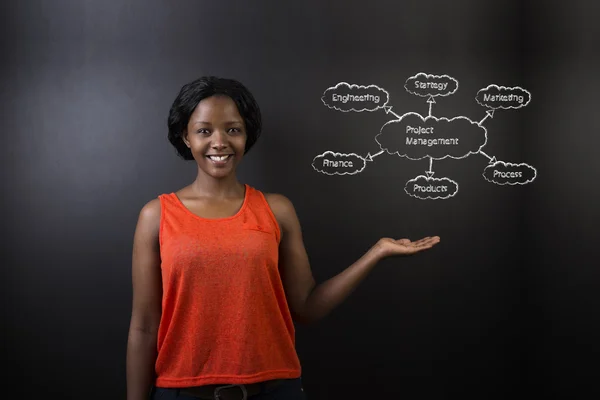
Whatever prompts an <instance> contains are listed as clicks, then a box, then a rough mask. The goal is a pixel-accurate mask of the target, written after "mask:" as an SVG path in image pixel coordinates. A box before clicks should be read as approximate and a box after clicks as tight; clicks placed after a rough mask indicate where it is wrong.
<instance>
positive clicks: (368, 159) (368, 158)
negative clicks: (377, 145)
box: [365, 150, 383, 161]
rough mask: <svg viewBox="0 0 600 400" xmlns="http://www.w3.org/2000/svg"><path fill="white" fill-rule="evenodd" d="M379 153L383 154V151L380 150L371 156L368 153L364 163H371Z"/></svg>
mask: <svg viewBox="0 0 600 400" xmlns="http://www.w3.org/2000/svg"><path fill="white" fill-rule="evenodd" d="M381 153H383V150H381V151H380V152H379V153H375V154H373V155H371V153H370V152H369V153H367V156H366V157H365V161H373V158H374V157H377V156H378V155H380V154H381Z"/></svg>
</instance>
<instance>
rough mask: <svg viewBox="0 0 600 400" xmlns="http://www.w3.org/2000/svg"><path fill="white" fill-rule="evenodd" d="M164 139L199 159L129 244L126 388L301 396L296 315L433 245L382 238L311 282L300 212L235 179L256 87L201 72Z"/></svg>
mask: <svg viewBox="0 0 600 400" xmlns="http://www.w3.org/2000/svg"><path fill="white" fill-rule="evenodd" d="M168 126H169V132H168V138H169V140H170V142H171V143H172V144H173V146H174V147H175V149H176V150H177V152H178V154H179V155H180V156H181V157H182V158H183V159H185V160H194V161H195V163H196V167H197V175H196V179H195V180H194V182H192V183H191V184H190V185H188V186H186V187H184V188H182V189H180V190H178V191H177V192H174V193H165V194H162V195H160V196H158V198H156V199H153V200H151V201H149V202H148V203H147V204H146V205H145V206H144V207H143V208H142V210H141V211H140V215H139V218H138V224H137V227H136V231H135V236H134V243H133V263H132V279H133V305H132V314H131V323H130V328H129V338H128V347H127V398H128V400H142V399H147V398H148V392H149V391H150V397H151V398H159V397H160V398H161V399H176V398H177V399H194V398H195V399H197V398H206V399H216V398H221V399H246V398H247V397H252V398H253V399H255V400H260V399H267V398H268V399H273V400H278V399H286V400H295V399H297V400H301V399H305V398H306V397H305V394H304V390H303V387H302V381H301V366H300V361H299V358H298V355H297V354H296V349H295V330H294V321H296V322H301V323H307V322H312V321H316V320H318V319H320V318H322V317H324V316H325V315H327V314H328V313H329V312H330V311H331V310H333V309H334V308H335V307H336V306H337V305H339V304H340V303H341V302H342V301H343V300H344V299H345V298H346V297H347V296H348V295H349V294H350V293H351V292H352V291H353V290H354V289H355V288H356V286H357V285H358V284H359V283H360V282H361V281H362V280H363V279H364V277H365V276H366V275H367V274H368V273H369V272H370V270H371V269H372V268H373V267H374V266H375V265H376V264H377V262H378V261H379V260H381V259H383V258H385V257H388V256H392V255H409V254H414V253H417V252H419V251H422V250H425V249H428V248H431V247H432V246H433V245H434V244H436V243H437V242H438V241H439V238H438V237H427V238H424V239H421V240H418V241H415V242H411V241H410V240H408V239H401V240H394V239H390V238H383V239H380V240H379V241H378V242H377V243H376V244H375V245H374V246H373V247H372V248H371V249H370V250H369V251H368V252H367V253H365V255H364V256H363V257H361V258H360V259H359V260H358V261H356V262H355V263H354V264H352V265H351V266H349V267H348V268H346V269H345V270H344V271H342V272H341V273H340V274H338V275H336V276H334V277H333V278H331V279H329V280H327V281H326V282H323V283H322V284H320V285H316V284H315V281H314V279H313V275H312V272H311V268H310V265H309V262H308V256H307V254H306V250H305V248H304V243H303V239H302V231H301V227H300V222H299V221H298V218H297V216H296V212H295V209H294V206H293V205H292V203H291V201H290V200H289V199H287V198H286V197H285V196H283V195H280V194H274V193H262V192H261V191H260V190H257V189H255V188H253V187H251V186H249V185H247V184H244V183H241V182H239V181H238V180H237V177H236V170H237V168H238V166H239V164H240V163H241V161H242V159H243V156H244V155H245V154H246V153H247V152H248V151H249V150H250V149H251V148H252V146H253V145H254V144H255V143H256V141H257V139H258V137H259V136H260V132H261V126H262V123H261V114H260V109H259V107H258V104H257V103H256V101H255V100H254V97H253V96H252V94H251V93H250V92H249V91H248V90H247V89H246V88H245V87H244V86H243V85H242V84H241V83H239V82H237V81H234V80H231V79H221V78H216V77H204V78H200V79H198V80H196V81H194V82H191V83H189V84H187V85H185V86H183V88H182V89H181V91H180V93H179V95H178V96H177V98H176V99H175V101H174V103H173V105H172V107H171V111H170V114H169V119H168Z"/></svg>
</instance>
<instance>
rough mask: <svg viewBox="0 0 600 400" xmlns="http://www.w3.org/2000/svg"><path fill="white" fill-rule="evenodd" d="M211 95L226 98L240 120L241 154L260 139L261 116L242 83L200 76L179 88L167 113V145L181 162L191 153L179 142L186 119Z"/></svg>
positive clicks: (185, 126) (190, 158) (191, 158)
mask: <svg viewBox="0 0 600 400" xmlns="http://www.w3.org/2000/svg"><path fill="white" fill-rule="evenodd" d="M214 95H224V96H228V97H230V98H231V99H232V100H233V101H234V103H235V104H236V106H237V108H238V112H239V113H240V115H241V116H242V118H243V119H244V123H245V125H246V135H247V137H246V148H245V149H244V154H245V153H247V152H248V151H249V150H250V148H252V146H254V144H255V143H256V141H257V140H258V138H259V137H260V133H261V131H262V117H261V112H260V108H259V106H258V103H257V102H256V100H255V99H254V96H253V95H252V93H251V92H250V91H249V90H248V89H247V88H246V87H245V86H244V85H243V84H242V83H240V82H238V81H236V80H234V79H226V78H219V77H216V76H204V77H201V78H198V79H196V80H194V81H192V82H190V83H187V84H185V85H183V87H182V88H181V90H180V91H179V94H178V95H177V97H176V98H175V101H174V102H173V105H172V106H171V110H170V111H169V118H168V127H169V132H168V138H169V142H171V144H172V145H173V146H174V147H175V149H176V150H177V154H178V155H179V156H180V157H181V158H183V159H184V160H193V159H194V157H193V156H192V152H191V150H190V149H189V148H188V147H187V146H186V145H185V143H184V141H183V135H184V133H185V131H186V129H187V125H188V122H189V119H190V116H191V115H192V113H193V112H194V110H195V109H196V107H197V106H198V103H200V101H202V100H203V99H205V98H208V97H211V96H214Z"/></svg>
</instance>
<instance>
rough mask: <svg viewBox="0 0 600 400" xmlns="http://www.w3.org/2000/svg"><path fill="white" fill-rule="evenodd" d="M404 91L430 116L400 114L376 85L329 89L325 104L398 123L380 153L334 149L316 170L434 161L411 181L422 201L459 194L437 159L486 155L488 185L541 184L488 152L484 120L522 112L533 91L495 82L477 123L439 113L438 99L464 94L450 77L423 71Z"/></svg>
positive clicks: (386, 130) (347, 171)
mask: <svg viewBox="0 0 600 400" xmlns="http://www.w3.org/2000/svg"><path fill="white" fill-rule="evenodd" d="M404 88H405V89H406V91H407V92H409V93H410V94H413V95H415V96H420V97H424V98H427V104H428V105H429V106H428V113H427V115H426V116H423V115H421V114H419V113H416V112H407V113H405V114H403V115H398V114H396V113H395V112H394V111H392V107H391V106H389V105H388V104H389V100H390V95H389V93H388V92H387V91H386V90H384V89H382V88H380V87H378V86H376V85H366V86H364V85H357V84H350V83H347V82H340V83H338V84H337V85H335V86H333V87H329V88H328V89H327V90H325V92H324V93H323V96H322V97H321V100H322V101H323V104H325V105H326V106H327V107H329V108H331V109H334V110H336V111H341V112H364V111H369V112H372V111H377V110H383V111H385V113H386V114H391V115H393V116H394V117H395V119H393V120H390V121H388V122H386V123H385V124H384V125H383V126H382V127H381V130H380V132H379V133H378V134H377V135H376V136H375V141H376V142H377V144H378V145H379V147H380V151H378V152H377V153H375V154H371V153H370V152H369V153H367V155H366V156H364V157H363V156H360V155H358V154H355V153H348V154H345V153H339V152H335V151H330V150H328V151H325V152H324V153H322V154H319V155H318V156H316V157H315V158H314V159H313V162H312V166H313V168H314V169H315V170H316V171H318V172H320V173H323V174H327V175H355V174H358V173H360V172H362V171H363V170H364V169H365V168H366V167H367V164H368V163H371V162H373V160H374V159H375V158H376V157H379V156H380V155H381V154H383V153H387V154H389V155H398V156H400V157H404V158H407V159H409V160H413V161H416V160H428V162H429V168H428V169H427V170H426V171H424V172H425V173H424V175H419V176H416V177H414V178H412V179H409V180H408V181H407V182H406V184H405V186H404V191H405V192H406V193H407V194H408V195H410V196H413V197H415V198H417V199H421V200H427V199H430V200H436V199H449V198H451V197H452V196H455V195H456V194H457V193H458V183H457V182H456V181H454V180H452V179H450V178H447V177H440V178H434V176H433V175H434V171H433V162H434V160H443V159H444V158H453V159H457V160H458V159H463V158H466V157H468V156H470V155H474V154H480V155H482V156H484V157H486V158H487V159H488V160H489V162H488V164H487V166H486V167H485V168H484V170H483V173H482V175H483V177H484V179H485V180H486V181H488V182H491V183H494V184H497V185H525V184H527V183H530V182H533V181H534V180H535V178H536V176H537V171H536V169H535V168H534V167H532V166H530V165H528V164H525V163H512V162H507V161H501V160H498V159H497V158H496V157H494V156H489V155H487V154H486V153H484V152H483V150H482V149H483V148H484V147H485V145H486V143H487V129H486V127H485V126H484V122H485V121H486V120H487V119H488V118H494V113H495V111H496V110H498V109H503V110H508V109H519V108H522V107H525V106H526V105H528V104H529V102H530V101H531V93H529V92H528V91H527V90H525V89H523V88H521V87H518V86H515V87H506V86H499V85H495V84H490V85H488V86H487V87H485V88H483V89H480V90H479V91H478V92H477V95H476V96H475V100H476V101H477V103H478V104H479V105H481V106H483V107H486V108H487V110H486V112H485V116H484V117H483V118H482V119H481V120H479V121H473V120H471V119H469V118H467V117H464V116H457V117H453V118H446V117H436V116H435V115H433V105H434V104H436V101H435V98H436V97H445V96H450V95H452V94H454V93H456V91H457V90H458V81H457V80H456V79H454V78H452V77H450V76H448V75H434V74H427V73H424V72H419V73H418V74H416V75H414V76H411V77H410V78H408V79H407V80H406V82H405V84H404Z"/></svg>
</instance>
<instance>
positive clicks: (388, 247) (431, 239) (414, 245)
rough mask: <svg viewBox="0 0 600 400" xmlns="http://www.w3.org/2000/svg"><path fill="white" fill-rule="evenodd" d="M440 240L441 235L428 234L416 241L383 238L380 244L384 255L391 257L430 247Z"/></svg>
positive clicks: (413, 252)
mask: <svg viewBox="0 0 600 400" xmlns="http://www.w3.org/2000/svg"><path fill="white" fill-rule="evenodd" d="M439 242H440V237H439V236H427V237H424V238H422V239H419V240H416V241H414V242H413V241H411V240H410V239H397V240H396V239H392V238H382V239H380V240H379V243H378V244H379V248H380V249H381V251H382V254H383V256H384V257H390V256H407V255H412V254H415V253H418V252H421V251H423V250H427V249H430V248H432V247H433V246H435V245H436V244H438V243H439Z"/></svg>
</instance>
